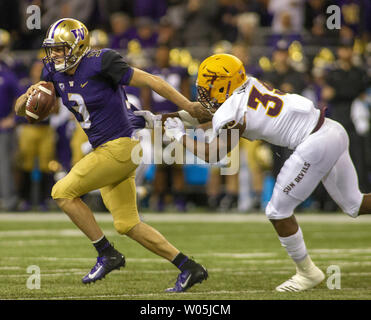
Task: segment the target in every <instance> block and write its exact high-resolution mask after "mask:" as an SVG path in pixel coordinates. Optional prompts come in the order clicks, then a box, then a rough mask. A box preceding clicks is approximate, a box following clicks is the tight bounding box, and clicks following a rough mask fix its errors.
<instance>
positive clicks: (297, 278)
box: [146, 54, 371, 291]
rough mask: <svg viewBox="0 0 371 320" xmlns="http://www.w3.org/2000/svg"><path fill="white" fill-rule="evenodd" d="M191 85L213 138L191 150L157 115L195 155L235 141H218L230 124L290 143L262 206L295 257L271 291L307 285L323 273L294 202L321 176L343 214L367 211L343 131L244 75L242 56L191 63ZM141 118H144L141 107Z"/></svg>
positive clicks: (176, 127) (208, 154)
mask: <svg viewBox="0 0 371 320" xmlns="http://www.w3.org/2000/svg"><path fill="white" fill-rule="evenodd" d="M197 89H198V95H199V97H198V100H199V101H200V102H201V104H202V105H203V106H204V107H206V108H207V109H208V110H210V113H211V114H212V115H213V116H212V130H213V138H212V139H211V141H209V143H205V144H204V145H203V146H202V149H203V148H204V149H205V151H203V150H202V152H201V154H200V153H199V152H197V146H199V147H200V144H199V143H197V142H195V141H194V140H193V138H191V137H188V136H187V135H186V132H185V129H184V125H183V122H182V121H181V120H180V119H179V117H174V118H167V119H166V121H165V129H166V134H167V135H168V136H170V137H172V138H174V139H176V140H177V141H179V142H180V143H182V144H183V146H184V147H185V148H187V149H189V150H190V151H192V152H193V153H194V154H196V155H197V156H201V157H202V154H204V156H203V158H204V159H205V160H206V161H208V162H211V163H212V162H217V161H219V159H222V158H223V157H224V156H225V154H226V153H228V152H229V151H230V150H232V149H233V147H234V146H235V145H236V144H237V143H238V140H239V139H234V141H235V144H233V141H232V140H231V139H227V141H224V140H226V139H224V140H223V139H221V135H220V133H221V130H223V129H226V131H227V132H228V135H230V134H231V132H232V130H233V129H235V130H238V137H242V138H245V139H249V140H257V139H259V140H265V141H267V142H269V143H272V144H275V145H279V146H283V147H288V148H289V149H292V150H294V151H293V154H292V155H291V156H290V158H289V159H288V160H287V161H286V162H285V164H284V166H283V167H282V168H281V171H280V173H279V175H278V177H277V181H276V184H275V187H274V191H273V195H272V198H271V200H270V202H269V203H268V205H267V207H266V215H267V217H268V219H269V220H270V221H271V222H272V224H273V226H274V228H275V230H276V231H277V233H278V238H279V240H280V242H281V244H282V246H283V247H285V249H286V250H287V253H288V255H289V256H290V257H291V258H292V259H293V261H294V262H295V263H296V274H295V275H294V276H293V277H292V278H290V279H289V280H287V281H285V282H284V283H282V284H281V285H279V286H278V287H277V288H276V290H277V291H303V290H307V289H310V288H313V287H315V286H316V285H318V284H319V283H320V282H322V281H323V280H324V278H325V275H324V273H323V272H322V271H321V270H320V269H319V268H318V267H317V266H316V265H315V264H314V263H313V262H312V260H311V258H310V256H309V254H308V252H307V249H306V245H305V242H304V238H303V233H302V231H301V229H300V226H299V225H298V223H297V221H296V219H295V216H294V214H293V213H294V209H295V208H296V207H297V206H298V205H299V204H300V203H301V202H302V201H304V200H305V199H306V198H307V197H309V196H310V194H311V193H312V192H313V190H314V189H315V188H316V186H317V185H318V184H319V182H320V181H322V183H323V184H324V186H325V188H326V190H327V191H328V193H329V194H330V195H331V197H332V198H333V199H334V200H335V201H336V203H337V204H338V205H339V207H340V208H341V209H342V210H343V211H344V212H345V213H347V214H348V215H349V216H350V217H352V218H356V217H358V215H360V214H367V213H371V194H362V193H361V191H360V190H359V187H358V177H357V173H356V171H355V168H354V165H353V163H352V160H351V158H350V156H349V138H348V134H347V132H346V131H345V129H344V128H343V127H342V126H341V125H340V124H339V123H338V122H336V121H333V120H331V119H328V118H325V116H324V110H321V111H320V110H319V109H317V108H315V106H314V105H313V103H312V102H311V101H310V100H308V99H306V98H304V97H302V96H300V95H297V94H286V93H283V92H281V91H279V90H277V89H273V88H271V87H269V86H268V85H267V84H265V83H263V82H261V81H259V80H258V79H256V78H253V77H248V76H246V73H245V70H244V67H243V64H242V62H241V61H240V60H239V59H238V58H236V57H234V56H232V55H228V54H217V55H213V56H210V57H208V58H207V59H205V60H204V61H203V62H202V63H201V65H200V67H199V72H198V77H197ZM153 117H157V116H154V115H153ZM180 118H182V117H180ZM156 119H158V118H156ZM163 119H164V118H163ZM146 120H147V122H148V121H149V122H150V121H151V117H150V115H149V114H146ZM221 150H225V152H224V153H223V152H219V151H221ZM216 151H218V152H216Z"/></svg>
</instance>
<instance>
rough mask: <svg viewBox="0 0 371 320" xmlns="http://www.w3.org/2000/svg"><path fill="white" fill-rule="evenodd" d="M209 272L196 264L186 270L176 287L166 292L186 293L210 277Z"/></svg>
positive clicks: (177, 281)
mask: <svg viewBox="0 0 371 320" xmlns="http://www.w3.org/2000/svg"><path fill="white" fill-rule="evenodd" d="M208 276H209V275H208V273H207V270H206V269H205V268H204V267H203V266H202V265H200V264H198V263H194V265H192V267H191V268H189V269H187V270H184V271H183V272H181V273H180V274H179V275H178V278H177V279H176V282H175V286H174V287H173V288H168V289H166V290H165V291H166V292H184V291H187V290H188V289H189V288H191V287H192V286H194V285H195V284H196V283H201V282H202V281H204V280H206V279H207V277H208Z"/></svg>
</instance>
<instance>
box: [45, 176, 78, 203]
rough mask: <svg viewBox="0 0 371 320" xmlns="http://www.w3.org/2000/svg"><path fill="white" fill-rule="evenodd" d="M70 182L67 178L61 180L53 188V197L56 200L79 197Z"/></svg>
mask: <svg viewBox="0 0 371 320" xmlns="http://www.w3.org/2000/svg"><path fill="white" fill-rule="evenodd" d="M73 190H74V189H73V188H72V186H71V184H70V183H69V181H67V180H65V178H63V179H61V180H59V181H58V182H57V183H56V184H55V185H54V186H53V188H52V192H51V196H52V198H53V199H54V200H56V199H74V198H76V197H79V194H76V192H74V191H73Z"/></svg>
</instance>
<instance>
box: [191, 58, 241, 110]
mask: <svg viewBox="0 0 371 320" xmlns="http://www.w3.org/2000/svg"><path fill="white" fill-rule="evenodd" d="M245 81H246V72H245V68H244V66H243V64H242V62H241V60H240V59H238V58H237V57H235V56H233V55H230V54H224V53H223V54H215V55H212V56H210V57H208V58H206V59H205V60H204V61H203V62H202V63H201V65H200V67H199V68H198V75H197V82H196V85H197V93H198V98H197V99H198V101H199V102H200V103H201V104H202V105H203V106H204V107H205V108H207V109H209V110H210V111H211V110H213V109H215V108H218V107H219V106H220V105H221V104H222V103H223V102H224V101H225V100H227V99H228V97H229V96H231V95H232V93H233V91H234V90H235V89H237V88H238V87H240V86H241V85H242V84H243V83H244V82H245Z"/></svg>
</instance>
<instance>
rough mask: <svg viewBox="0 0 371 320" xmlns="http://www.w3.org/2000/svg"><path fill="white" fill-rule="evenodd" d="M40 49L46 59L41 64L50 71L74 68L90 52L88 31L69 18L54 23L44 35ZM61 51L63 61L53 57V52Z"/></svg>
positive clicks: (82, 25) (79, 23) (81, 24)
mask: <svg viewBox="0 0 371 320" xmlns="http://www.w3.org/2000/svg"><path fill="white" fill-rule="evenodd" d="M42 47H43V48H44V49H45V53H46V57H45V58H44V59H43V62H44V64H45V66H46V68H48V69H49V70H50V71H54V72H64V71H67V70H68V69H71V68H73V67H74V66H76V65H77V64H78V63H79V61H80V60H81V58H82V57H83V56H84V55H85V54H86V53H87V52H88V51H89V50H90V38H89V32H88V29H87V28H86V27H85V25H84V24H83V23H81V22H80V21H78V20H75V19H71V18H64V19H60V20H58V21H56V22H54V23H53V24H52V25H51V26H50V27H49V29H48V31H47V33H46V38H45V39H44V42H43V45H42ZM58 49H59V50H60V49H63V51H64V59H63V60H64V61H62V62H61V61H60V59H59V58H58V59H56V58H55V57H53V54H52V52H53V50H58Z"/></svg>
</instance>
